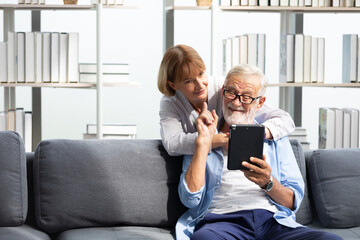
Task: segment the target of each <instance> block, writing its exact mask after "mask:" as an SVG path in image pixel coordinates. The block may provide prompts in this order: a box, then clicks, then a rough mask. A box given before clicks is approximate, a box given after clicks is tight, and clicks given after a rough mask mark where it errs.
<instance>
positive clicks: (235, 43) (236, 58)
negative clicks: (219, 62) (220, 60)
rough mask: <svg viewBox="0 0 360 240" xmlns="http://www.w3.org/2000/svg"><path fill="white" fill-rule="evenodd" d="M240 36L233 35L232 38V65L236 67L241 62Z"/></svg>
mask: <svg viewBox="0 0 360 240" xmlns="http://www.w3.org/2000/svg"><path fill="white" fill-rule="evenodd" d="M239 45H240V38H239V37H237V36H236V37H232V38H231V65H232V66H231V67H234V66H236V65H238V64H239V63H240V50H239Z"/></svg>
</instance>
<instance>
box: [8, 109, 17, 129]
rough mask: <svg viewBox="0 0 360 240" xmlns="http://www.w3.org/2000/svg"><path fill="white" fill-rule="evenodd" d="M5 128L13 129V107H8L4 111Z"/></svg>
mask: <svg viewBox="0 0 360 240" xmlns="http://www.w3.org/2000/svg"><path fill="white" fill-rule="evenodd" d="M6 121H7V122H6V130H7V131H15V109H9V110H8V112H7V113H6Z"/></svg>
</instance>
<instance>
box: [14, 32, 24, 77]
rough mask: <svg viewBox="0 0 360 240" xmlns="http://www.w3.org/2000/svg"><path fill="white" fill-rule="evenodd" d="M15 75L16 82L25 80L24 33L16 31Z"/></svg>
mask: <svg viewBox="0 0 360 240" xmlns="http://www.w3.org/2000/svg"><path fill="white" fill-rule="evenodd" d="M16 44H17V45H16V66H17V68H16V71H17V72H16V75H17V82H18V83H24V82H25V33H24V32H17V33H16Z"/></svg>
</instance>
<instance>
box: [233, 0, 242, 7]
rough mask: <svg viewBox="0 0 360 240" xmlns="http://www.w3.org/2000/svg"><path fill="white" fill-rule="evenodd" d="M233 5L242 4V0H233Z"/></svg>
mask: <svg viewBox="0 0 360 240" xmlns="http://www.w3.org/2000/svg"><path fill="white" fill-rule="evenodd" d="M231 6H240V0H231Z"/></svg>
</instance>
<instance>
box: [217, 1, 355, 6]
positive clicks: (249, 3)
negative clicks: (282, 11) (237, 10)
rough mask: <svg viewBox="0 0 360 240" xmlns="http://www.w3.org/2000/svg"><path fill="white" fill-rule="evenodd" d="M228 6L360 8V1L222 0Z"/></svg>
mask: <svg viewBox="0 0 360 240" xmlns="http://www.w3.org/2000/svg"><path fill="white" fill-rule="evenodd" d="M220 5H221V6H223V7H228V6H264V7H266V6H272V7H279V6H281V7H360V1H359V0H259V1H257V0H221V3H220Z"/></svg>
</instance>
